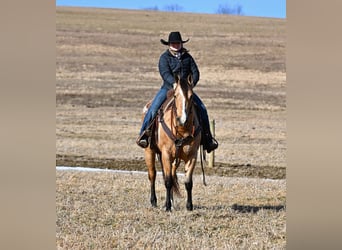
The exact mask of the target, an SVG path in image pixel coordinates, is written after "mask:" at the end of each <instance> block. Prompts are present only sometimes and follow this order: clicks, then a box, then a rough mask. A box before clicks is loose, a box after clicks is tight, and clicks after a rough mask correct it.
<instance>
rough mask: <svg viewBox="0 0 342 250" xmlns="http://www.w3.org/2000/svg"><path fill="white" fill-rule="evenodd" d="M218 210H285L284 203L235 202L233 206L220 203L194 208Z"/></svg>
mask: <svg viewBox="0 0 342 250" xmlns="http://www.w3.org/2000/svg"><path fill="white" fill-rule="evenodd" d="M202 209H204V210H216V211H221V210H228V209H232V210H234V211H237V212H239V213H257V212H258V211H260V210H272V211H275V212H279V211H281V210H285V206H284V205H277V206H270V205H261V206H250V205H238V204H233V205H232V206H228V205H218V206H213V207H210V208H209V207H207V206H194V210H202Z"/></svg>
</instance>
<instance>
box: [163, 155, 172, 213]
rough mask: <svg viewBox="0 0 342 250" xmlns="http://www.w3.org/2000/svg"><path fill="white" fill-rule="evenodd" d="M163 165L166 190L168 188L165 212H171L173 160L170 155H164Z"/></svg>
mask: <svg viewBox="0 0 342 250" xmlns="http://www.w3.org/2000/svg"><path fill="white" fill-rule="evenodd" d="M162 156H163V157H162V163H163V164H162V165H163V169H164V181H165V188H166V200H165V210H166V211H169V212H171V206H172V202H171V200H172V198H173V195H172V186H173V179H172V173H171V170H172V168H171V160H170V156H169V154H168V153H164V154H162Z"/></svg>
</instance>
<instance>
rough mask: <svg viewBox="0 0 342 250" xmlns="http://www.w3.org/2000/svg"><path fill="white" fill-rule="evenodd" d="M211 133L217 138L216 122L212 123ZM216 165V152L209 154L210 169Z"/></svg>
mask: <svg viewBox="0 0 342 250" xmlns="http://www.w3.org/2000/svg"><path fill="white" fill-rule="evenodd" d="M210 131H211V134H212V135H213V137H215V120H212V121H210ZM214 165H215V150H213V151H211V152H210V153H209V167H210V168H212V167H214Z"/></svg>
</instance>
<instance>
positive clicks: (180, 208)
mask: <svg viewBox="0 0 342 250" xmlns="http://www.w3.org/2000/svg"><path fill="white" fill-rule="evenodd" d="M179 179H180V180H182V176H180V177H179ZM207 182H208V186H204V185H203V184H202V179H201V176H195V178H194V192H193V198H194V211H193V212H188V211H187V210H186V208H185V197H186V195H185V189H184V187H183V185H182V186H181V191H182V194H183V196H184V197H182V198H177V197H176V198H175V207H174V210H173V212H172V213H167V212H165V211H164V207H163V205H164V201H165V188H164V185H163V182H162V177H161V175H159V176H158V178H157V186H156V192H157V198H158V201H159V205H158V208H152V207H151V206H150V203H149V194H148V192H147V190H148V179H147V175H145V174H144V175H143V174H122V173H91V174H90V173H80V172H65V171H58V172H57V190H56V192H57V199H56V206H57V222H56V223H57V231H56V244H57V249H285V245H286V238H285V237H286V226H285V225H286V224H285V223H286V215H285V196H286V184H285V180H269V179H253V178H231V177H217V176H208V177H207Z"/></svg>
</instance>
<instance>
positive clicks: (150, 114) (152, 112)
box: [136, 88, 167, 148]
mask: <svg viewBox="0 0 342 250" xmlns="http://www.w3.org/2000/svg"><path fill="white" fill-rule="evenodd" d="M166 96H167V89H165V88H161V89H160V90H159V91H158V92H157V94H156V96H155V97H154V99H153V101H152V103H151V106H150V107H149V109H148V110H147V113H146V115H145V117H144V121H143V123H142V126H141V129H140V133H139V137H138V139H137V141H136V142H137V144H138V145H139V146H140V147H142V148H146V147H147V146H148V137H149V136H150V134H149V127H150V123H151V122H152V120H153V119H154V118H155V117H156V115H157V112H158V109H159V108H160V106H161V105H162V104H163V102H164V101H165V99H166Z"/></svg>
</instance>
